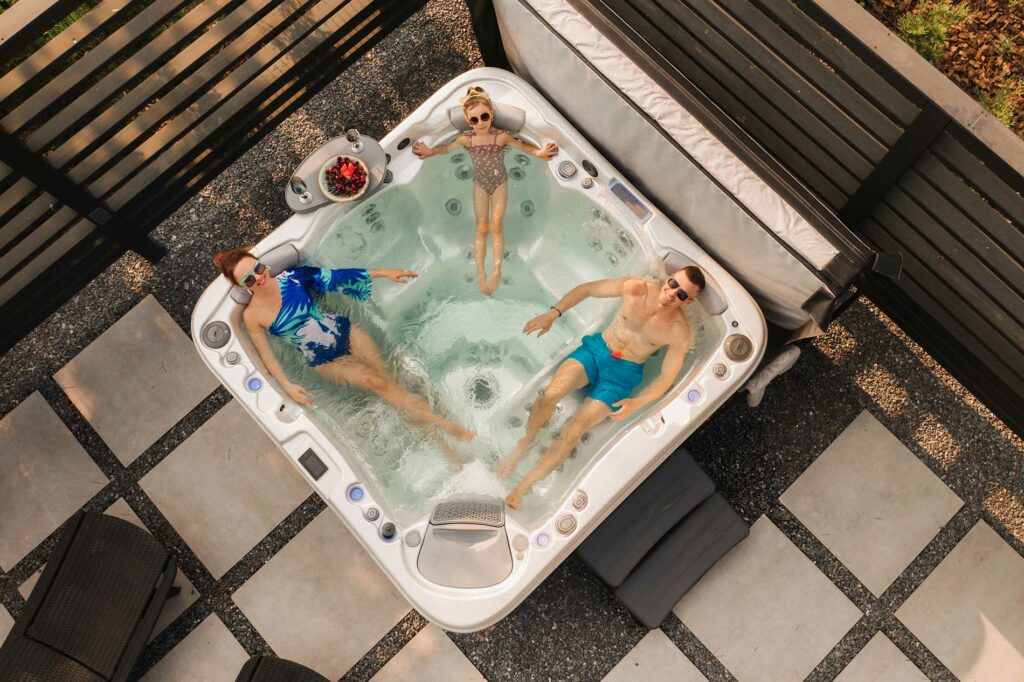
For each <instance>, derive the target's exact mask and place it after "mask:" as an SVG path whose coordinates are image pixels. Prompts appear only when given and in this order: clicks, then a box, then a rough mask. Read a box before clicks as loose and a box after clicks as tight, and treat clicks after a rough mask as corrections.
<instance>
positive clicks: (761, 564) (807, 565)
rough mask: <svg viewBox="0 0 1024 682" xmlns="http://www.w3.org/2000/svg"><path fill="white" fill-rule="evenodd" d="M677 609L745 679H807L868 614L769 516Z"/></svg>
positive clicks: (776, 681) (767, 681)
mask: <svg viewBox="0 0 1024 682" xmlns="http://www.w3.org/2000/svg"><path fill="white" fill-rule="evenodd" d="M673 611H674V612H675V614H676V615H677V616H678V617H679V619H680V620H681V621H682V622H683V623H684V624H685V625H686V626H687V627H688V628H690V630H691V631H692V632H693V633H694V634H695V635H696V636H697V638H698V639H700V641H701V642H703V643H704V645H705V646H706V647H707V648H708V649H709V650H710V651H711V652H712V653H713V654H714V655H715V656H717V657H718V660H720V661H721V662H722V664H723V665H725V667H726V668H728V669H729V671H730V672H732V674H733V675H735V676H736V678H737V679H739V680H740V681H741V682H746V681H748V680H749V681H750V682H789V681H791V680H792V681H793V682H796V681H797V680H803V679H804V678H805V677H806V676H807V674H808V673H810V672H811V671H812V670H813V669H814V667H815V666H816V665H817V664H818V662H819V661H821V659H822V658H823V657H824V656H825V655H826V654H827V653H828V652H829V651H831V649H832V647H833V646H835V644H836V643H837V642H838V641H839V640H840V639H841V638H842V637H843V635H845V634H846V632H847V631H849V629H850V628H851V627H852V626H853V625H854V624H855V623H856V622H857V620H858V619H859V618H860V615H861V613H860V610H859V609H858V608H857V607H856V606H855V605H854V604H853V603H852V602H851V601H850V600H849V599H847V598H846V596H845V595H844V594H843V593H842V592H841V591H840V590H839V588H837V587H836V586H835V585H833V584H832V582H831V581H830V580H829V579H828V578H826V577H825V576H824V575H823V574H822V573H821V572H820V571H819V570H818V569H817V568H816V567H815V566H814V564H813V563H811V561H810V559H808V558H807V557H806V556H805V555H804V554H803V553H802V552H801V551H800V550H799V549H797V548H796V546H794V545H793V543H792V542H790V541H789V539H788V538H786V536H785V535H783V533H782V531H780V530H779V529H778V528H777V527H776V526H775V525H774V524H773V523H772V522H771V521H770V520H768V519H767V518H765V517H763V516H762V517H761V518H759V519H758V520H757V521H756V522H755V523H754V525H753V526H752V527H751V529H750V535H749V536H747V538H746V539H745V540H743V542H741V543H740V544H739V545H737V546H736V547H734V548H733V549H732V550H731V551H730V552H729V553H728V554H726V555H725V556H724V557H723V558H722V559H721V560H720V561H719V562H718V563H717V564H715V566H714V568H712V569H711V570H710V571H709V572H708V573H707V575H705V576H704V577H703V578H701V580H700V582H698V583H697V584H696V585H695V586H694V587H693V589H691V590H690V591H689V592H688V593H687V594H686V596H684V597H683V598H682V600H680V602H679V603H678V604H676V606H675V608H674V609H673Z"/></svg>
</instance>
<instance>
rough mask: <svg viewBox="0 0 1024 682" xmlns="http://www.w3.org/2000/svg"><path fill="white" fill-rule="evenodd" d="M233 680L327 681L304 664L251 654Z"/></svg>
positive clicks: (261, 681) (236, 681)
mask: <svg viewBox="0 0 1024 682" xmlns="http://www.w3.org/2000/svg"><path fill="white" fill-rule="evenodd" d="M235 682H328V680H327V678H326V677H324V676H323V675H321V674H320V673H317V672H314V671H312V670H310V669H309V668H307V667H306V666H304V665H299V664H298V663H293V662H292V661H288V660H285V659H283V658H277V657H276V656H262V655H260V656H253V657H252V658H250V659H249V660H248V661H247V662H246V664H245V665H244V666H242V670H241V671H240V672H239V673H238V677H236V678H235Z"/></svg>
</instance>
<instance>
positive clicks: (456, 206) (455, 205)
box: [444, 197, 462, 215]
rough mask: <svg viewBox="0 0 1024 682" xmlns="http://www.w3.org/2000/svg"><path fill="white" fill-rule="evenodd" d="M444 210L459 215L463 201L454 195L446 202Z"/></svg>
mask: <svg viewBox="0 0 1024 682" xmlns="http://www.w3.org/2000/svg"><path fill="white" fill-rule="evenodd" d="M444 210H446V211H448V213H449V215H459V214H460V213H462V202H461V201H459V200H458V199H456V198H455V197H452V198H451V199H449V200H448V201H446V202H444Z"/></svg>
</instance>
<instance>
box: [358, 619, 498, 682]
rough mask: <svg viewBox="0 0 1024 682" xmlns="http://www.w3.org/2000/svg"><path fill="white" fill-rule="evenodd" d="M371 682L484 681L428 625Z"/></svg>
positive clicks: (442, 635) (440, 632)
mask: <svg viewBox="0 0 1024 682" xmlns="http://www.w3.org/2000/svg"><path fill="white" fill-rule="evenodd" d="M372 679H373V682H436V680H444V681H445V682H486V680H485V679H484V676H483V675H481V674H480V671H479V670H477V669H476V668H475V667H473V664H472V663H470V662H469V659H468V658H466V657H465V656H464V655H463V654H462V652H461V651H459V648H458V647H457V646H455V644H453V643H452V640H450V639H448V635H446V634H445V633H444V630H442V629H441V628H439V627H437V626H436V625H427V626H426V627H425V628H423V629H422V630H420V631H419V632H418V633H416V636H415V637H413V638H412V640H410V642H409V643H408V644H406V645H405V646H404V647H402V650H401V651H399V652H398V653H397V654H396V655H395V656H394V658H392V659H391V660H390V661H388V662H387V664H386V665H385V666H384V667H383V668H381V669H380V672H378V673H377V674H376V675H374V676H373V678H372Z"/></svg>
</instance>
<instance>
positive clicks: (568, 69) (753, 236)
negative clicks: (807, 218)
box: [494, 0, 823, 329]
mask: <svg viewBox="0 0 1024 682" xmlns="http://www.w3.org/2000/svg"><path fill="white" fill-rule="evenodd" d="M533 1H536V0H533ZM494 6H495V10H496V11H497V15H498V23H499V26H500V28H501V35H502V41H503V42H504V45H505V50H506V52H507V53H508V57H509V61H510V62H511V63H512V65H513V67H515V71H516V73H517V74H518V75H519V76H521V77H523V78H524V79H526V80H527V81H529V82H530V83H531V84H532V85H533V86H534V87H536V88H537V89H538V90H539V91H540V92H541V93H542V94H544V95H545V96H546V97H547V98H548V99H549V100H550V101H551V102H552V103H553V104H554V105H555V106H556V107H558V108H559V110H560V111H561V112H562V113H563V114H564V115H565V116H566V118H568V119H569V120H570V121H571V122H572V123H573V125H574V126H575V127H576V128H577V129H578V130H580V132H582V133H583V134H584V135H586V136H587V138H588V139H589V140H590V141H591V142H593V143H594V144H595V146H597V147H598V148H600V149H601V151H602V153H603V154H604V155H605V156H607V157H608V159H609V161H611V162H612V163H614V164H615V165H616V166H618V167H619V168H620V169H622V170H623V171H625V170H627V169H628V171H629V178H630V179H631V180H632V181H633V183H634V184H635V185H637V187H638V188H639V189H640V191H642V192H643V193H644V194H645V195H646V196H647V197H648V198H649V199H651V200H652V201H654V202H655V203H656V204H657V205H658V206H659V207H660V208H661V209H663V210H664V211H665V213H666V215H667V216H668V217H669V218H670V219H671V220H672V221H673V222H675V223H676V224H677V225H679V226H680V227H681V228H683V230H684V231H685V232H687V233H688V234H689V235H690V236H692V237H693V238H694V239H695V240H696V241H697V242H698V243H699V244H700V245H701V246H702V247H703V248H704V249H705V250H706V251H708V253H709V254H710V255H711V256H712V257H713V258H714V259H715V260H717V261H718V262H719V263H721V264H722V265H723V266H724V267H725V268H726V269H727V270H728V271H729V272H730V273H731V274H732V275H733V276H735V277H736V278H737V279H738V280H739V281H740V283H741V284H743V285H744V287H745V288H746V289H747V290H748V291H749V292H750V293H751V294H752V295H753V296H754V298H755V299H757V302H758V303H759V304H760V306H761V308H762V310H763V311H764V314H765V317H767V318H768V319H769V320H770V321H772V322H773V323H775V324H777V325H779V326H781V327H783V328H785V329H798V328H800V327H801V326H803V325H804V324H805V323H806V322H807V321H808V315H807V313H806V312H805V311H804V310H803V309H802V306H803V304H804V302H805V301H807V299H808V298H810V297H811V296H813V295H814V294H815V292H817V291H818V290H819V289H821V288H822V286H823V281H822V279H821V277H820V276H819V275H818V273H817V271H816V270H815V269H814V268H812V267H809V266H808V265H807V264H805V263H804V262H803V261H802V260H800V259H798V258H796V257H795V256H794V255H793V254H791V253H790V252H789V251H787V249H786V248H784V247H783V246H782V245H781V244H779V243H778V241H777V240H776V238H775V237H773V236H771V235H770V234H769V233H768V231H767V230H766V229H765V228H763V227H762V226H761V225H760V224H758V222H757V221H756V220H755V219H754V218H753V217H752V216H751V215H750V213H748V211H747V210H745V209H744V207H743V206H742V205H741V204H740V203H739V202H738V201H737V199H736V198H735V197H734V196H732V195H731V194H729V193H728V192H726V191H725V190H724V189H722V188H721V187H719V186H718V185H716V184H715V183H714V182H713V181H712V180H711V179H710V178H709V177H707V176H706V175H705V174H704V172H703V171H702V170H701V169H700V168H699V166H698V165H697V164H696V163H695V162H694V161H693V160H692V159H691V158H689V157H688V156H686V155H685V154H683V153H682V152H681V151H679V150H678V149H677V148H676V147H675V146H674V145H673V144H671V143H670V142H669V141H668V140H666V138H665V137H664V136H663V135H662V133H661V131H660V130H659V129H658V128H657V127H656V126H655V124H653V123H652V122H651V121H649V120H646V119H645V118H643V116H642V115H641V114H640V113H638V112H637V110H636V109H635V108H634V107H633V105H632V104H631V103H630V102H629V101H628V99H627V98H626V97H625V96H624V95H623V94H622V93H621V92H620V91H619V90H618V89H616V88H615V87H614V86H612V85H610V84H609V83H608V82H606V81H605V80H604V79H603V78H602V77H601V75H599V73H598V71H597V70H596V69H595V68H593V67H592V66H591V65H590V64H589V63H587V62H585V61H584V60H583V59H581V58H580V57H579V56H578V55H577V54H576V53H575V52H574V51H573V47H572V46H571V45H567V44H565V42H563V41H562V39H561V37H560V36H559V35H558V34H557V33H556V32H554V31H553V30H551V29H550V28H548V26H547V25H546V24H545V23H544V22H543V21H542V20H541V19H540V18H539V17H537V16H536V15H534V14H533V13H532V12H531V11H530V9H529V5H528V3H527V0H495V3H494ZM569 7H570V6H569V5H566V8H569ZM565 11H567V12H568V11H570V9H566V10H565Z"/></svg>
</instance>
